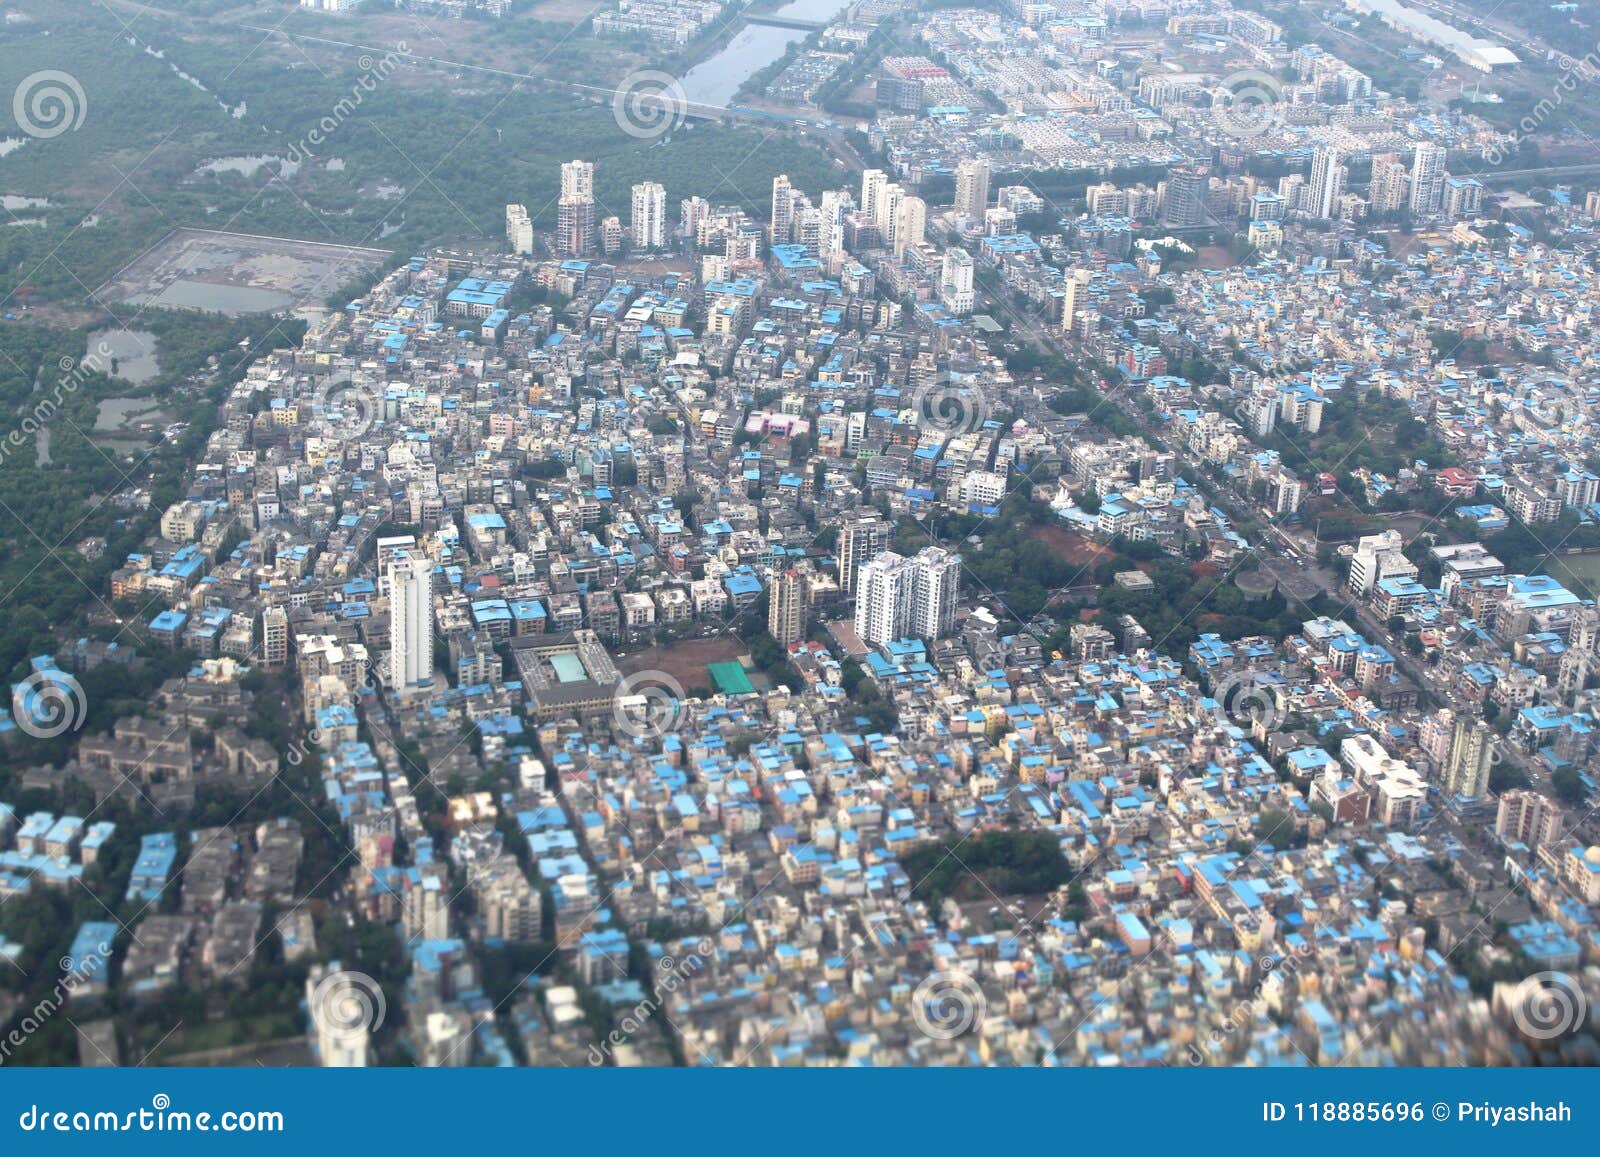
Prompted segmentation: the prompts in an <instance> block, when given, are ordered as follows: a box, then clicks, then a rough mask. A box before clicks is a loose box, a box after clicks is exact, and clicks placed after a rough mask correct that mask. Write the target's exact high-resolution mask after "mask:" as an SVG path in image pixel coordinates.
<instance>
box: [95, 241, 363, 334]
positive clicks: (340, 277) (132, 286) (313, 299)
mask: <svg viewBox="0 0 1600 1157" xmlns="http://www.w3.org/2000/svg"><path fill="white" fill-rule="evenodd" d="M388 256H389V253H388V251H387V250H383V249H365V248H360V247H358V246H354V245H326V244H320V243H317V242H312V241H296V240H293V239H291V238H287V237H259V236H256V235H253V234H248V233H218V232H215V231H213V230H209V229H175V230H173V231H172V232H171V233H169V234H167V236H165V237H164V238H162V239H161V240H160V241H158V242H156V244H155V245H153V246H151V247H150V248H149V249H147V250H146V251H145V252H144V253H142V254H141V255H140V256H138V257H137V258H135V259H134V260H133V261H132V262H130V263H129V264H128V265H126V266H124V267H123V268H122V269H121V270H120V271H119V272H118V273H117V274H116V275H115V276H113V277H112V278H111V279H110V280H109V281H107V282H106V283H105V284H104V285H102V286H101V287H100V288H99V289H97V290H96V291H95V293H94V296H95V298H96V300H98V301H103V302H107V303H111V302H119V303H124V304H128V305H155V306H162V307H165V308H169V309H202V310H214V311H217V312H220V313H226V314H230V315H238V314H246V313H273V312H279V311H284V310H290V309H300V308H305V307H307V306H311V307H317V306H320V305H321V304H322V303H323V301H324V300H325V299H326V298H327V297H328V296H329V295H330V294H332V293H333V292H334V291H336V290H337V289H339V288H340V287H341V286H344V285H348V284H349V283H350V282H352V281H354V280H356V279H357V278H359V277H369V276H371V275H372V274H373V273H375V272H376V271H377V270H378V269H379V268H381V267H382V265H383V262H384V261H385V260H386V259H387V258H388Z"/></svg>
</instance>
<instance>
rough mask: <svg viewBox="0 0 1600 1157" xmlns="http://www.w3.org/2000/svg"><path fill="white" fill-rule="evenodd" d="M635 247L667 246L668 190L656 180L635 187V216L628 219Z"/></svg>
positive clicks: (661, 247) (653, 247) (657, 247)
mask: <svg viewBox="0 0 1600 1157" xmlns="http://www.w3.org/2000/svg"><path fill="white" fill-rule="evenodd" d="M628 224H629V231H630V233H631V235H632V241H633V247H634V248H635V249H665V248H666V247H667V190H666V186H664V185H662V184H660V183H659V182H656V181H645V182H644V183H643V184H639V185H635V186H634V187H633V216H632V217H630V218H629V220H628Z"/></svg>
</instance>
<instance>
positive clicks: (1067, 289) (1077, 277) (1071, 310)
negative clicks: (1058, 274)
mask: <svg viewBox="0 0 1600 1157" xmlns="http://www.w3.org/2000/svg"><path fill="white" fill-rule="evenodd" d="M1093 277H1094V273H1093V271H1092V270H1088V269H1069V270H1067V273H1066V276H1065V277H1064V278H1062V280H1061V328H1062V329H1063V330H1066V331H1067V332H1068V333H1070V332H1071V331H1072V323H1073V321H1074V320H1075V319H1076V318H1077V316H1078V313H1079V311H1081V310H1082V309H1083V307H1084V304H1085V303H1086V302H1087V301H1088V298H1089V282H1090V280H1091V279H1092V278H1093Z"/></svg>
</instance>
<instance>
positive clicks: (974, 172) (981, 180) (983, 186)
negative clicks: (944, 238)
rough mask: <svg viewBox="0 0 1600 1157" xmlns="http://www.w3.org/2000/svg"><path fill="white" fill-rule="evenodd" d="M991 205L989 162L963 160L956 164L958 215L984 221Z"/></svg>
mask: <svg viewBox="0 0 1600 1157" xmlns="http://www.w3.org/2000/svg"><path fill="white" fill-rule="evenodd" d="M988 207H989V162H988V161H980V160H969V161H962V162H960V163H959V164H958V165H956V206H955V208H956V215H957V216H958V217H967V218H970V219H971V220H973V221H982V220H983V213H984V210H985V209H987V208H988Z"/></svg>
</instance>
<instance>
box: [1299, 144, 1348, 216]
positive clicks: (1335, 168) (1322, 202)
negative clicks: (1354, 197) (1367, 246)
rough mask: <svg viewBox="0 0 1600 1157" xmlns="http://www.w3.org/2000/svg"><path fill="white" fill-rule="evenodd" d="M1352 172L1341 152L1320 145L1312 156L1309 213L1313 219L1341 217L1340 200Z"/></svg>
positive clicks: (1328, 146)
mask: <svg viewBox="0 0 1600 1157" xmlns="http://www.w3.org/2000/svg"><path fill="white" fill-rule="evenodd" d="M1349 175H1350V170H1349V169H1348V168H1346V167H1345V164H1344V158H1343V156H1342V155H1341V154H1340V152H1339V150H1338V149H1336V148H1333V147H1332V146H1330V145H1319V146H1317V148H1316V150H1315V151H1314V152H1313V153H1312V154H1311V191H1310V197H1309V199H1310V205H1309V206H1308V208H1309V211H1310V213H1311V215H1312V216H1313V217H1319V218H1321V219H1323V220H1326V221H1331V220H1332V219H1333V218H1335V217H1337V216H1338V215H1339V198H1340V197H1343V196H1344V190H1345V183H1346V180H1347V178H1348V177H1349Z"/></svg>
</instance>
